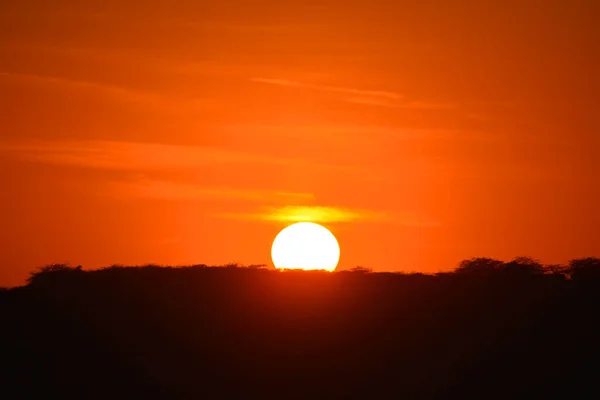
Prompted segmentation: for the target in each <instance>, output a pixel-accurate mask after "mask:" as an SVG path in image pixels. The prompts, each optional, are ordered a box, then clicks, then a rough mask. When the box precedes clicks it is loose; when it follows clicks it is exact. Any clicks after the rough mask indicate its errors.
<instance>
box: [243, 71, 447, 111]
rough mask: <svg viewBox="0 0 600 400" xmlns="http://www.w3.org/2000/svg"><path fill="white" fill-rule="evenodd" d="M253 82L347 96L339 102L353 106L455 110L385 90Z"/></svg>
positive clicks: (271, 80) (269, 80) (266, 80)
mask: <svg viewBox="0 0 600 400" xmlns="http://www.w3.org/2000/svg"><path fill="white" fill-rule="evenodd" d="M252 81H253V82H258V83H264V84H269V85H277V86H286V87H292V88H304V89H310V90H318V91H323V92H330V93H339V94H341V95H347V96H344V97H342V98H341V99H340V100H342V101H346V102H349V103H355V104H364V105H370V106H380V107H392V108H408V109H413V110H434V109H451V108H455V105H453V104H447V103H434V102H425V101H415V100H408V99H407V97H406V96H405V95H403V94H401V93H397V92H393V91H386V90H365V89H357V88H353V87H341V86H328V85H316V84H311V83H304V82H299V81H294V80H288V79H277V78H253V79H252Z"/></svg>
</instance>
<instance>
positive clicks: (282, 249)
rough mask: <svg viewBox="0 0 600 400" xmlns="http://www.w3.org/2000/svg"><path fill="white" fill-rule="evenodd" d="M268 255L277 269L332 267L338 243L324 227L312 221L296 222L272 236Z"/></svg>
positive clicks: (332, 268) (328, 269)
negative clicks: (273, 238)
mask: <svg viewBox="0 0 600 400" xmlns="http://www.w3.org/2000/svg"><path fill="white" fill-rule="evenodd" d="M271 258H272V259H273V264H275V267H276V268H279V269H304V270H317V269H324V270H326V271H333V270H334V269H335V267H336V266H337V264H338V261H339V260H340V246H339V245H338V242H337V240H336V238H335V236H333V234H332V233H331V232H330V231H329V230H328V229H327V228H325V227H323V226H321V225H318V224H315V223H312V222H298V223H295V224H292V225H290V226H288V227H286V228H284V229H283V230H282V231H281V232H279V234H278V235H277V237H275V240H274V241H273V246H272V247H271Z"/></svg>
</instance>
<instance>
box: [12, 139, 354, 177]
mask: <svg viewBox="0 0 600 400" xmlns="http://www.w3.org/2000/svg"><path fill="white" fill-rule="evenodd" d="M0 152H4V153H9V154H12V155H14V156H16V157H18V158H21V159H25V160H28V161H34V162H41V163H48V164H54V165H67V166H74V167H82V168H95V169H106V170H118V171H165V170H190V169H195V168H198V167H206V166H218V165H225V164H234V165H235V164H237V165H244V164H263V165H279V166H293V167H301V168H311V169H314V168H317V169H331V170H338V171H355V168H353V167H349V166H344V165H329V164H320V163H318V162H317V163H315V162H314V161H313V160H309V159H302V158H289V157H279V156H275V155H268V154H258V153H251V152H245V151H239V150H232V149H226V148H223V147H218V146H197V145H196V146H191V145H174V144H160V143H136V142H120V141H102V140H95V141H64V142H58V143H57V142H50V141H41V140H38V141H27V142H22V143H5V144H0Z"/></svg>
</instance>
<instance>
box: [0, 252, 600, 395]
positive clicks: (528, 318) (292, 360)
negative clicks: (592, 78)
mask: <svg viewBox="0 0 600 400" xmlns="http://www.w3.org/2000/svg"><path fill="white" fill-rule="evenodd" d="M599 306H600V259H597V258H586V259H579V260H573V261H571V262H570V263H569V264H568V265H566V266H560V265H542V264H540V263H539V262H537V261H535V260H532V259H530V258H523V257H520V258H517V259H515V260H512V261H510V262H502V261H498V260H493V259H487V258H475V259H471V260H466V261H463V262H461V263H460V265H459V266H458V267H457V268H456V270H454V271H453V272H447V273H438V274H434V275H425V274H418V273H414V274H402V273H372V272H370V271H369V270H368V269H365V268H356V269H354V270H351V271H342V272H335V273H326V272H320V271H316V272H306V271H283V272H282V271H274V270H269V269H266V268H263V267H261V266H252V267H236V266H233V265H230V266H227V267H220V268H217V267H207V266H205V265H197V266H191V267H179V268H170V267H158V266H145V267H122V266H113V267H109V268H105V269H101V270H94V271H87V270H83V269H82V268H81V267H74V268H73V267H69V266H66V265H50V266H47V267H44V268H42V269H40V270H39V271H36V272H34V273H32V274H31V276H30V278H29V280H28V284H27V285H26V286H23V287H19V288H12V289H5V290H1V291H0V316H1V319H2V328H1V330H0V339H1V343H2V352H1V353H0V357H1V358H0V362H1V365H2V367H1V369H0V397H2V398H3V399H17V398H23V399H37V398H57V399H65V398H77V399H107V398H111V399H115V398H119V399H121V398H123V399H124V398H136V399H137V398H140V399H141V398H151V399H153V398H161V399H162V398H165V399H200V398H207V399H224V398H227V399H242V398H243V399H255V398H256V399H259V398H267V399H270V398H274V399H396V398H398V399H401V398H404V399H450V398H473V399H475V398H476V399H506V398H524V399H525V398H569V399H571V398H577V399H580V398H581V399H582V398H598V396H599V395H600V387H599V385H598V383H597V382H598V372H599V367H598V364H599V360H600V348H599V343H600V336H599V333H600V326H599V324H598V322H599V320H600V316H599V313H598V311H599Z"/></svg>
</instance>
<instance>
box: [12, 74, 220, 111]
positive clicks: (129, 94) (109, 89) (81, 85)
mask: <svg viewBox="0 0 600 400" xmlns="http://www.w3.org/2000/svg"><path fill="white" fill-rule="evenodd" d="M0 79H4V80H8V81H12V82H16V83H18V84H21V85H36V86H46V87H56V88H58V89H64V88H69V89H71V90H79V91H84V92H89V93H94V94H96V95H102V96H108V97H110V98H112V99H114V100H118V101H121V102H127V103H132V104H140V105H144V106H156V107H157V108H160V109H167V110H178V111H186V110H190V109H193V110H197V109H204V108H206V107H209V106H211V105H212V104H213V103H212V101H211V100H210V99H206V98H189V97H188V98H185V97H175V96H166V95H164V94H162V93H161V94H159V93H155V92H152V91H147V90H141V89H134V88H129V87H124V86H119V85H114V84H110V83H105V82H94V81H85V80H79V79H72V78H68V77H62V76H52V75H37V74H25V73H15V72H7V71H0Z"/></svg>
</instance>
